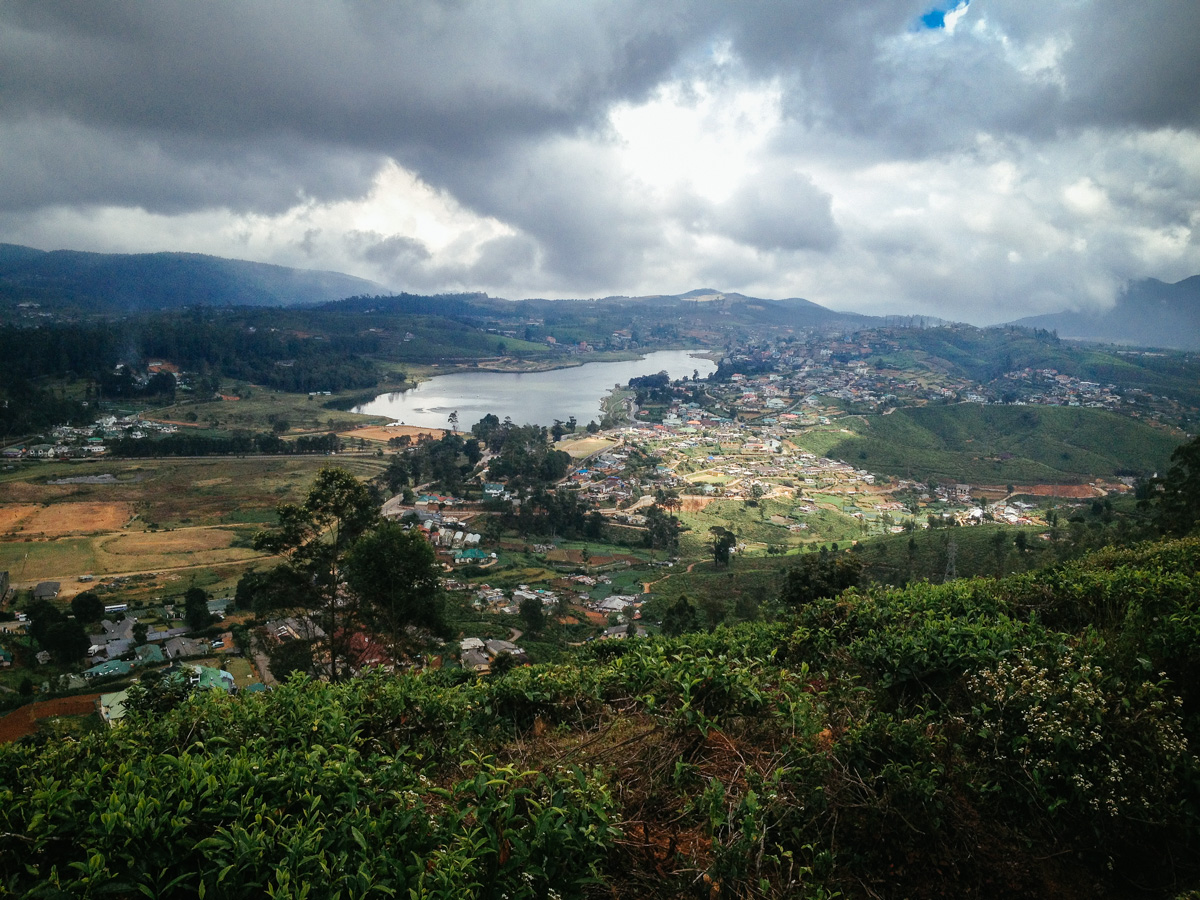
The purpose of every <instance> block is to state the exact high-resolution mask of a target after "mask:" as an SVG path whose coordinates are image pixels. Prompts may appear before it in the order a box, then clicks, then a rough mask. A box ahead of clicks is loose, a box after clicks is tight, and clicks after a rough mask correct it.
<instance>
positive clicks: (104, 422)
mask: <svg viewBox="0 0 1200 900" xmlns="http://www.w3.org/2000/svg"><path fill="white" fill-rule="evenodd" d="M177 430H178V429H177V428H176V427H175V426H174V425H169V424H167V423H165V422H151V421H148V420H143V419H142V418H140V417H139V416H123V417H120V418H118V417H116V416H104V417H102V418H100V419H97V420H96V422H95V423H94V424H93V425H88V426H83V427H73V426H70V425H59V426H58V427H56V428H55V429H54V430H53V431H52V432H51V433H50V435H49V436H50V437H52V438H53V439H54V440H53V443H38V444H28V445H20V446H16V447H6V448H5V449H4V451H3V456H4V458H5V459H63V458H68V457H80V456H101V455H103V454H105V453H107V452H108V445H107V444H106V443H105V441H110V440H114V439H116V438H132V439H134V440H141V439H143V438H147V437H150V435H152V434H173V433H174V432H176V431H177Z"/></svg>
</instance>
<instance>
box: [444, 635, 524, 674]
mask: <svg viewBox="0 0 1200 900" xmlns="http://www.w3.org/2000/svg"><path fill="white" fill-rule="evenodd" d="M458 647H459V662H460V663H461V665H462V667H463V668H464V669H467V670H468V671H471V672H478V673H479V674H481V675H486V674H488V673H489V672H491V671H492V663H493V662H495V660H496V657H498V656H500V655H501V654H506V655H507V656H509V657H511V658H512V660H513V661H514V662H516V663H518V664H520V665H524V664H525V663H526V662H527V661H528V657H527V656H526V653H525V651H524V650H522V649H521V648H520V647H518V646H517V645H516V644H514V643H513V642H512V641H502V640H500V639H498V638H492V639H491V640H486V641H485V640H484V639H483V638H477V637H469V638H463V639H462V640H461V641H460V642H459V645H458Z"/></svg>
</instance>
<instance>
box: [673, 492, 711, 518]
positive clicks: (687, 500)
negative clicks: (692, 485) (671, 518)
mask: <svg viewBox="0 0 1200 900" xmlns="http://www.w3.org/2000/svg"><path fill="white" fill-rule="evenodd" d="M719 499H720V498H719V497H717V496H711V497H710V496H700V495H698V494H684V495H683V496H682V497H680V498H679V501H680V503H681V504H682V511H683V512H689V513H694V512H700V510H702V509H704V507H706V506H708V504H710V503H712V502H713V501H714V500H719Z"/></svg>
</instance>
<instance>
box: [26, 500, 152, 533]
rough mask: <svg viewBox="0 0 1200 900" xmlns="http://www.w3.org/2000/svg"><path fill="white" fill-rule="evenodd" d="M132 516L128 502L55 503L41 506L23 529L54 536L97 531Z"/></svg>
mask: <svg viewBox="0 0 1200 900" xmlns="http://www.w3.org/2000/svg"><path fill="white" fill-rule="evenodd" d="M131 518H133V508H132V507H131V506H130V505H129V504H128V503H121V502H107V503H105V502H99V503H55V504H54V505H52V506H45V507H41V508H39V509H38V510H37V512H35V513H34V514H33V516H32V518H30V519H29V521H27V522H25V523H24V524H23V526H22V529H21V530H22V531H26V532H32V533H35V534H44V535H47V536H49V537H55V536H58V535H64V534H95V533H97V532H102V531H116V530H117V529H119V528H121V527H122V526H124V525H125V523H126V522H128V521H129V520H130V519H131Z"/></svg>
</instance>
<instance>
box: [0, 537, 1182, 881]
mask: <svg viewBox="0 0 1200 900" xmlns="http://www.w3.org/2000/svg"><path fill="white" fill-rule="evenodd" d="M1198 569H1200V541H1197V540H1195V539H1193V540H1186V541H1177V542H1173V543H1164V544H1157V545H1148V546H1145V547H1141V548H1137V549H1133V550H1125V551H1107V552H1104V553H1101V554H1099V555H1096V556H1093V557H1089V558H1087V559H1086V560H1084V561H1082V562H1077V563H1073V564H1070V565H1066V566H1063V567H1059V568H1055V569H1051V570H1046V571H1041V572H1036V573H1028V574H1025V575H1021V576H1015V577H1011V578H1008V579H1005V580H1003V581H989V580H983V579H979V580H971V581H959V582H954V583H951V584H948V585H944V586H932V585H928V584H921V585H915V586H913V587H910V588H908V589H906V590H883V589H880V590H875V591H872V592H869V593H855V592H853V591H851V592H847V593H846V594H843V595H842V596H841V597H839V598H834V599H829V600H820V601H816V602H813V603H811V604H810V605H808V606H806V607H804V608H802V609H800V610H798V611H797V612H796V613H795V615H794V617H793V618H792V619H791V620H789V621H786V622H782V623H779V624H772V625H765V624H749V625H742V626H738V627H737V628H732V629H726V628H718V629H716V630H714V631H713V632H711V633H699V634H691V635H684V636H683V637H681V638H677V639H674V640H663V639H643V640H636V639H634V640H628V641H609V642H602V643H597V644H593V645H589V646H588V647H587V648H583V649H580V650H579V651H578V657H577V659H576V660H574V661H573V662H571V663H569V664H559V665H542V666H534V667H526V668H518V669H515V670H513V671H511V672H509V673H508V674H505V675H502V676H496V677H491V678H477V677H474V676H470V675H467V674H466V673H462V672H460V671H458V670H453V669H448V668H447V669H442V670H438V671H430V672H427V673H423V674H417V675H401V676H391V675H384V674H376V675H371V676H369V677H364V678H360V679H356V680H352V681H349V682H346V683H342V684H338V685H328V684H322V683H318V682H312V681H307V680H304V679H296V680H293V681H291V682H289V683H288V684H287V685H285V686H283V687H281V688H279V689H277V690H275V691H273V692H271V693H268V694H249V695H244V696H226V695H224V694H221V693H219V692H206V693H203V694H199V695H194V696H192V697H191V698H190V699H185V700H184V701H182V703H181V704H180V705H177V706H175V707H174V708H173V709H171V708H165V707H166V706H169V705H170V704H166V705H165V706H164V708H162V709H155V708H153V707H152V706H148V705H147V701H146V700H143V701H141V703H142V705H143V708H141V709H135V710H134V711H133V712H131V713H130V714H129V715H128V716H127V717H126V719H125V720H124V721H123V722H122V723H121V724H120V725H118V726H117V727H115V728H112V729H111V730H104V731H98V732H87V733H82V734H79V733H73V732H72V731H71V730H70V729H67V728H66V727H65V726H62V725H60V726H57V727H56V726H51V727H50V729H49V730H48V731H44V732H43V733H41V734H40V735H36V736H33V737H31V738H26V739H23V740H22V741H21V742H18V743H17V744H13V745H8V746H5V747H3V748H0V831H2V832H3V833H4V834H5V835H6V838H5V840H6V848H5V853H4V854H0V893H3V894H5V895H11V896H23V897H52V896H54V897H60V896H81V895H89V896H92V895H94V896H102V895H110V896H118V897H132V896H155V897H189V898H191V897H221V898H224V897H258V896H264V895H268V896H273V897H288V898H298V897H305V896H322V897H335V896H336V897H375V896H379V897H397V896H402V897H409V898H412V897H418V898H422V897H444V898H451V897H454V898H462V897H472V898H484V897H488V898H492V897H495V898H499V897H502V896H508V897H514V898H515V897H523V898H525V897H527V898H546V897H553V896H561V897H600V896H604V897H613V896H615V897H684V896H702V897H721V896H730V897H794V896H805V897H829V896H839V895H840V896H845V897H864V898H865V897H877V896H907V897H935V896H939V897H940V896H960V897H988V898H991V897H1031V896H1037V897H1064V898H1067V897H1075V896H1078V886H1079V885H1087V886H1088V887H1087V890H1088V894H1089V896H1100V897H1118V896H1133V895H1137V896H1144V897H1163V898H1166V897H1172V896H1180V895H1181V894H1180V892H1185V891H1186V890H1188V889H1189V888H1195V887H1197V886H1198V885H1200V863H1198V862H1197V861H1198V860H1200V855H1198V854H1197V853H1196V849H1197V844H1198V842H1200V819H1198V817H1197V812H1196V810H1197V809H1198V808H1200V806H1198V805H1197V804H1198V802H1200V761H1198V760H1197V756H1196V752H1195V749H1194V748H1195V747H1196V746H1197V744H1196V741H1197V740H1198V739H1200V721H1198V720H1197V718H1196V715H1195V704H1196V702H1197V700H1198V699H1200V693H1198V692H1200V643H1198V641H1197V637H1196V636H1197V634H1200V613H1198V612H1197V611H1198V610H1200V577H1198V576H1197V571H1198ZM149 699H151V700H153V699H154V695H151V696H150V698H149ZM159 699H161V698H159Z"/></svg>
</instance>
